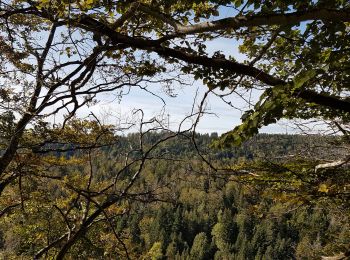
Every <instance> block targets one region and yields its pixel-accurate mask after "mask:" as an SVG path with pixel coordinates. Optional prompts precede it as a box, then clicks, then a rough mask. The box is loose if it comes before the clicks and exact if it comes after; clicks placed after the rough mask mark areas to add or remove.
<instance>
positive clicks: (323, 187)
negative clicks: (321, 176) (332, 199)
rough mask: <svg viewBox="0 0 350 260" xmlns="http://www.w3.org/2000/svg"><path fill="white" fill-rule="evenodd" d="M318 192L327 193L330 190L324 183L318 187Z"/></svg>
mask: <svg viewBox="0 0 350 260" xmlns="http://www.w3.org/2000/svg"><path fill="white" fill-rule="evenodd" d="M318 191H319V192H324V193H327V192H328V191H329V189H328V187H327V185H326V184H324V183H323V184H321V185H320V186H319V187H318Z"/></svg>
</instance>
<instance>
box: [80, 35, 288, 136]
mask: <svg viewBox="0 0 350 260" xmlns="http://www.w3.org/2000/svg"><path fill="white" fill-rule="evenodd" d="M216 50H221V51H222V52H223V53H224V54H225V55H232V56H233V57H235V58H236V60H239V61H243V60H244V59H245V58H246V57H245V56H244V55H242V54H241V53H239V52H238V44H237V42H236V41H235V40H232V39H224V40H223V39H220V40H215V41H212V42H210V43H208V47H207V51H208V52H209V53H213V52H214V51H216ZM150 90H151V91H152V92H153V93H155V94H156V95H159V96H160V97H161V98H162V99H163V100H164V101H165V106H164V104H163V102H162V100H161V99H159V98H158V97H155V96H154V95H152V94H150V93H147V92H145V91H143V90H141V89H139V88H131V89H130V92H129V93H128V94H127V95H125V96H123V97H122V98H121V99H120V100H119V99H118V98H117V97H116V96H113V95H111V94H108V95H104V96H102V97H101V98H100V102H99V103H98V104H97V105H95V106H93V107H90V108H84V109H83V110H82V111H81V112H80V115H81V116H84V115H87V114H88V113H89V112H90V111H93V112H94V114H96V115H98V116H99V117H101V118H104V120H105V121H106V123H114V124H115V123H117V124H118V123H120V122H127V121H130V120H132V119H133V118H134V117H135V115H134V114H133V111H134V110H135V109H142V110H143V111H144V113H145V119H150V118H153V117H163V118H164V119H165V121H167V120H168V117H169V122H170V128H172V129H177V128H178V126H179V123H180V122H181V121H182V120H183V119H184V118H185V117H186V116H188V115H189V114H190V113H191V110H192V106H193V105H194V108H195V110H196V109H197V108H198V105H199V103H200V101H201V100H202V97H203V95H204V93H205V91H207V87H206V86H204V85H203V84H202V83H201V81H195V82H194V83H193V85H191V86H176V87H175V88H174V93H175V94H176V97H169V96H168V95H167V94H166V93H165V91H164V90H163V89H162V88H161V87H160V86H152V87H150ZM196 94H197V100H196V102H195V103H194V100H195V98H196ZM257 97H258V95H256V94H255V99H256V98H257ZM253 98H254V94H253ZM228 100H230V101H231V102H232V104H234V105H235V106H237V107H241V108H243V111H244V110H247V109H248V106H247V104H246V103H245V102H244V101H243V100H242V99H241V98H238V97H230V98H228ZM205 108H206V112H208V114H205V115H203V116H202V117H201V119H200V122H199V124H198V127H197V131H198V132H201V133H211V132H218V133H220V134H221V133H225V132H227V131H229V130H231V129H233V128H234V127H235V126H236V125H238V124H239V123H240V117H241V115H242V112H241V111H240V110H237V109H233V108H232V107H230V106H229V105H228V104H226V103H225V102H223V101H222V100H221V99H220V98H218V97H216V96H215V95H213V94H210V95H209V97H208V98H207V102H206V105H205ZM193 119H195V118H194V117H193ZM187 122H188V124H184V128H185V127H186V126H188V125H189V124H190V123H191V120H187ZM184 128H183V129H184ZM135 130H136V129H135ZM290 131H291V130H290ZM262 132H268V133H285V132H286V126H285V124H282V125H280V124H274V125H271V126H268V127H265V128H263V129H262Z"/></svg>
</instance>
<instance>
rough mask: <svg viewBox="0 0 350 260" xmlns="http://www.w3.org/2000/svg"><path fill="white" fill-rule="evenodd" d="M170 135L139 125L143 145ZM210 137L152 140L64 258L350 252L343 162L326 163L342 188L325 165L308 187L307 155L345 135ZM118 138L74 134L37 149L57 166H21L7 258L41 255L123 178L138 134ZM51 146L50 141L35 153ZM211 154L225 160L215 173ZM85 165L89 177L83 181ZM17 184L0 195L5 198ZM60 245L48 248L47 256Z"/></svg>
mask: <svg viewBox="0 0 350 260" xmlns="http://www.w3.org/2000/svg"><path fill="white" fill-rule="evenodd" d="M166 135H167V133H165V132H158V133H149V134H146V135H145V136H144V138H143V140H144V145H145V146H150V145H152V144H154V143H156V142H157V141H158V140H159V139H161V138H164V136H166ZM217 139H218V135H217V134H216V133H213V134H211V135H208V134H196V135H195V143H196V145H194V144H193V140H189V136H186V135H184V136H177V137H176V138H174V139H170V140H169V141H167V142H166V143H164V144H162V145H158V147H157V148H156V150H155V151H154V152H153V153H152V155H151V156H152V159H151V158H149V161H147V162H146V165H145V167H144V170H143V172H142V174H141V175H140V176H139V178H138V179H137V180H136V182H135V184H134V185H133V187H132V188H131V190H130V191H129V192H128V195H127V196H125V197H124V198H123V200H121V201H119V202H118V203H116V204H114V205H113V206H111V207H109V208H108V209H107V210H106V212H105V214H106V215H105V217H106V218H103V217H101V218H99V219H96V220H95V223H94V225H93V226H92V227H91V228H90V229H89V230H88V232H87V233H86V234H85V235H84V236H83V238H82V239H80V240H79V242H78V243H77V244H76V245H75V246H74V247H73V248H72V249H71V250H70V251H69V257H70V258H72V259H86V258H93V259H111V258H115V257H117V258H129V259H320V257H321V256H323V255H333V254H336V253H339V252H344V251H346V250H347V246H348V245H349V243H350V226H349V225H350V222H349V213H350V212H349V209H350V207H349V194H348V193H346V192H343V193H341V192H339V189H341V188H344V187H341V185H342V184H341V180H340V179H339V178H340V177H341V175H340V174H339V172H342V174H348V172H349V169H348V168H346V167H345V168H344V167H342V168H341V169H332V172H331V174H335V173H336V172H337V176H338V177H337V178H338V180H337V181H338V182H337V185H338V186H339V187H336V186H335V185H334V184H330V181H331V177H330V178H328V177H327V175H326V174H330V173H329V172H327V173H325V174H324V176H323V181H322V182H321V183H319V184H317V185H316V187H317V188H316V190H315V189H310V187H314V186H315V183H311V182H312V181H313V180H312V178H310V176H309V175H310V172H309V170H308V169H311V170H313V169H314V166H315V160H314V157H318V158H319V160H325V159H331V160H332V159H334V158H335V157H337V156H341V155H342V153H344V151H343V152H342V151H341V149H339V148H337V149H336V151H337V152H338V154H336V153H335V152H334V153H331V154H329V153H328V152H327V153H324V149H325V147H327V151H329V150H330V147H332V146H334V143H336V142H338V141H339V139H340V137H322V136H318V135H316V136H303V135H271V134H260V135H258V136H256V137H254V138H253V139H252V140H250V141H248V142H245V143H244V144H243V145H242V146H241V147H239V148H227V149H220V150H218V149H209V148H208V147H209V146H210V145H211V144H213V142H215V140H217ZM117 140H118V141H117V142H116V143H115V144H114V145H111V146H108V147H102V148H99V149H95V150H94V151H84V150H82V151H76V150H74V147H73V146H74V145H72V144H69V145H67V144H66V145H61V147H60V149H58V148H59V147H58V146H57V144H56V145H53V144H46V145H45V146H42V147H40V148H38V150H36V152H37V156H38V157H40V160H41V161H46V163H47V164H48V165H49V164H50V163H51V164H52V163H53V162H54V164H53V165H54V166H55V167H52V165H51V167H48V168H46V169H45V171H43V172H42V174H41V175H40V176H36V177H35V175H34V176H28V177H27V176H22V178H23V179H25V180H23V179H22V184H20V183H18V184H19V185H22V187H20V189H21V190H22V191H21V192H22V193H23V196H24V198H23V201H22V202H21V205H20V206H18V207H14V208H13V209H11V210H9V211H8V212H6V214H5V216H3V217H2V218H1V221H0V227H1V228H0V230H1V231H0V241H1V242H0V247H1V257H2V258H3V259H17V258H19V257H21V258H22V259H26V258H32V257H33V256H35V255H37V254H38V252H40V249H41V248H44V247H45V245H48V244H50V243H52V242H53V241H54V240H55V239H57V236H58V235H59V234H64V230H65V229H66V228H67V227H65V224H67V225H69V226H71V227H73V226H74V225H75V223H77V222H79V221H82V219H81V218H83V217H82V215H84V211H86V207H89V206H88V204H87V202H85V201H84V200H83V198H82V197H84V196H85V197H87V195H89V196H90V199H91V200H92V201H93V200H97V201H99V200H101V198H99V196H100V195H99V194H98V191H101V190H103V189H104V188H105V187H106V184H108V183H109V181H110V180H111V179H114V178H118V183H116V187H114V189H115V190H118V189H121V186H122V185H123V183H125V182H128V181H130V179H131V178H132V176H131V175H130V173H131V172H132V171H133V170H134V166H132V165H131V166H130V167H129V168H127V169H124V171H120V169H122V168H123V163H124V162H123V158H124V157H123V156H121V155H122V154H123V152H126V151H129V153H130V149H131V147H132V146H135V147H136V146H137V145H138V142H139V135H138V134H129V135H128V136H125V137H118V138H117ZM53 146H54V147H55V150H56V151H54V152H53V151H51V152H48V153H40V151H46V150H48V148H49V147H51V149H52V148H53ZM64 147H65V148H67V149H63V148H64ZM59 150H64V152H59ZM199 154H201V155H202V156H206V158H209V159H208V160H210V162H209V163H210V164H208V163H206V162H205V161H203V160H202V158H201V157H200V156H199ZM129 156H130V157H133V159H132V161H135V160H137V158H138V157H140V154H138V151H137V150H134V151H132V152H131V153H130V154H129ZM312 157H313V158H312ZM33 159H34V158H32V160H33ZM50 161H51V162H50ZM211 164H213V165H214V164H215V165H220V167H222V168H223V169H225V170H221V171H220V170H218V171H215V170H214V169H212V168H211V167H210V165H211ZM135 167H136V166H135ZM247 169H249V171H252V172H249V171H248V170H247ZM300 169H302V170H301V171H300ZM90 171H93V179H92V181H91V183H90V186H91V189H87V188H86V186H85V185H86V181H87V178H88V176H89V174H87V173H88V172H90ZM257 176H258V177H257ZM252 177H254V179H252ZM345 177H346V175H344V181H345V182H346V178H345ZM317 182H320V178H319V177H318V178H317ZM62 183H63V184H62ZM18 184H16V185H14V186H13V187H12V188H11V189H9V190H7V192H6V193H4V195H3V196H5V197H6V198H7V199H8V200H11V197H14V196H15V195H16V194H17V189H18ZM326 185H327V186H326ZM332 185H333V186H332ZM343 191H346V190H343ZM88 192H89V193H88ZM94 193H96V194H94ZM101 196H106V195H105V194H104V195H101ZM2 208H3V207H2ZM61 208H62V210H61ZM63 208H66V209H67V211H63ZM108 215H109V217H107V216H108ZM106 219H107V220H106ZM63 220H65V221H66V222H67V223H65V221H63ZM99 222H101V223H99ZM105 222H107V223H108V224H107V225H106V223H105ZM60 243H61V242H60V241H59V242H57V243H55V244H54V245H53V246H52V248H51V250H50V251H46V252H45V254H44V255H43V256H45V258H51V257H53V256H54V255H55V254H56V252H57V251H56V248H57V249H59V248H60Z"/></svg>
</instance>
